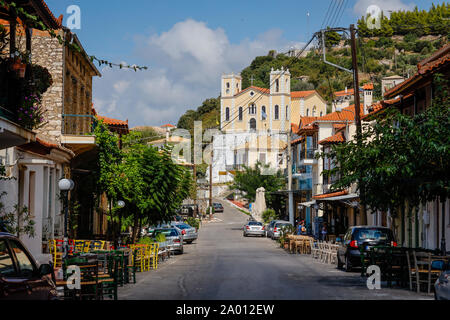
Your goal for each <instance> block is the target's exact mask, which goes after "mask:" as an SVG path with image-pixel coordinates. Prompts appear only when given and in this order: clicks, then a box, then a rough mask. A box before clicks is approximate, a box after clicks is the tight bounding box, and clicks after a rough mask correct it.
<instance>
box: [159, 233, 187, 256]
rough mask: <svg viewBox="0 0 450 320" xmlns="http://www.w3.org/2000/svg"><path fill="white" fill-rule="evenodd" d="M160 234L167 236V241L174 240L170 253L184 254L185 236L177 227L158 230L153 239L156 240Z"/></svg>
mask: <svg viewBox="0 0 450 320" xmlns="http://www.w3.org/2000/svg"><path fill="white" fill-rule="evenodd" d="M159 233H162V234H164V235H165V236H166V240H173V245H172V246H171V248H170V251H174V252H177V253H179V254H182V253H183V252H184V249H183V241H184V239H183V234H182V231H181V230H180V229H178V228H177V227H170V228H156V229H154V230H153V234H152V237H153V238H155V237H156V236H157V235H158V234H159Z"/></svg>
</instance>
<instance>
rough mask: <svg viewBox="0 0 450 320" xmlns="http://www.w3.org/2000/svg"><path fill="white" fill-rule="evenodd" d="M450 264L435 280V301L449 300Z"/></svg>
mask: <svg viewBox="0 0 450 320" xmlns="http://www.w3.org/2000/svg"><path fill="white" fill-rule="evenodd" d="M449 280H450V263H449V265H448V266H447V270H445V271H444V272H442V274H441V276H440V277H439V278H438V279H437V280H436V283H435V284H434V298H435V299H436V300H450V284H449V283H448V281H449Z"/></svg>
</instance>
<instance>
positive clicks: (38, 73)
mask: <svg viewBox="0 0 450 320" xmlns="http://www.w3.org/2000/svg"><path fill="white" fill-rule="evenodd" d="M31 73H32V75H33V79H34V80H33V82H34V91H35V93H36V94H37V95H39V96H41V95H42V94H43V93H45V92H46V91H47V89H48V88H50V87H51V86H52V84H53V78H52V75H51V74H50V72H49V71H48V69H47V68H45V67H42V66H40V65H37V64H33V65H32V66H31Z"/></svg>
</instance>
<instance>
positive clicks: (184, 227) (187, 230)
mask: <svg viewBox="0 0 450 320" xmlns="http://www.w3.org/2000/svg"><path fill="white" fill-rule="evenodd" d="M171 225H172V226H173V227H177V228H178V229H180V230H181V234H182V235H183V239H184V241H185V242H186V243H189V244H191V243H192V242H193V241H194V240H197V238H198V233H197V229H195V228H194V227H191V226H190V225H188V224H187V223H184V222H172V223H171Z"/></svg>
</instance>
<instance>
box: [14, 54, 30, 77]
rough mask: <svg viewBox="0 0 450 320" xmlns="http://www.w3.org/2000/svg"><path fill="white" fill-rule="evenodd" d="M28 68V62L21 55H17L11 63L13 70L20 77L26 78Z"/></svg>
mask: <svg viewBox="0 0 450 320" xmlns="http://www.w3.org/2000/svg"><path fill="white" fill-rule="evenodd" d="M26 69H27V64H26V63H23V61H22V60H21V59H20V58H19V57H15V58H14V60H13V61H12V63H11V70H12V71H14V72H15V73H17V75H18V76H19V78H24V77H25V71H26Z"/></svg>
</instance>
